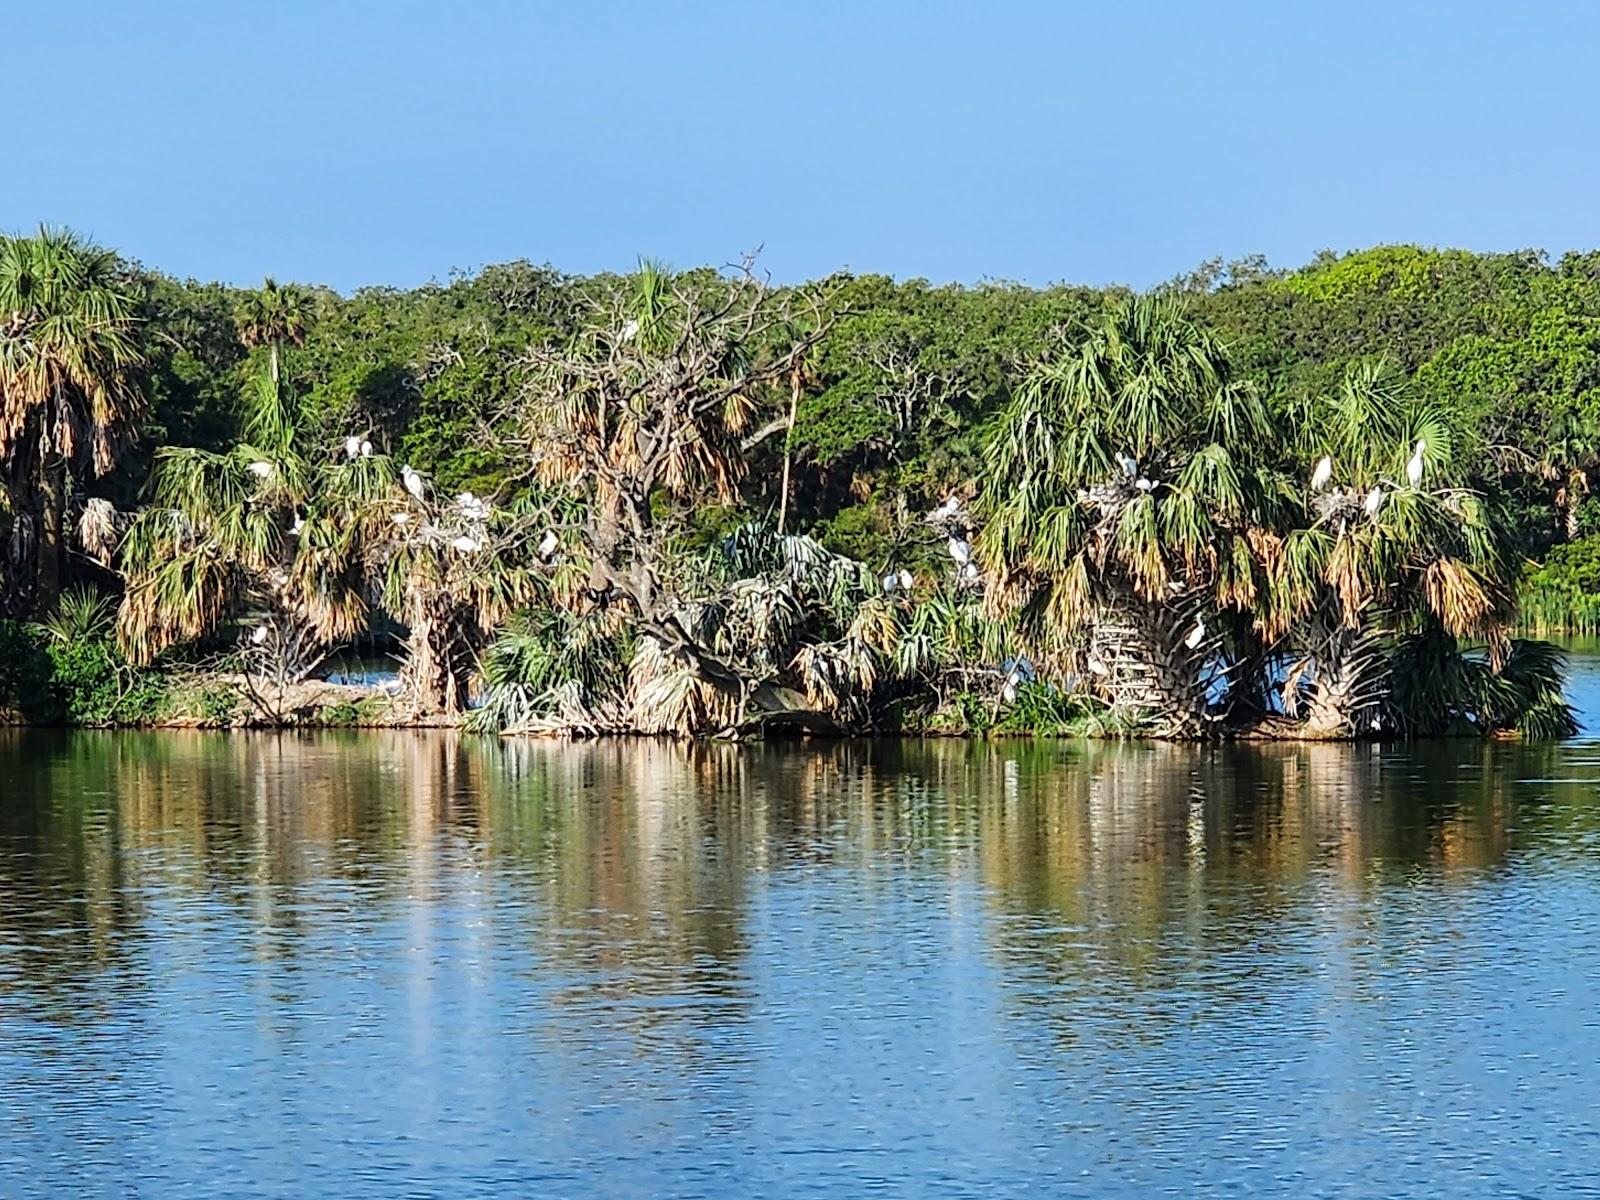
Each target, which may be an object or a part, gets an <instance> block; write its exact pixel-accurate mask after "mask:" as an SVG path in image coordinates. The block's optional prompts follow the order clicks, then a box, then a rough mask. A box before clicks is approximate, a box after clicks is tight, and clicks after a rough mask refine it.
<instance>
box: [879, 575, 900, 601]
mask: <svg viewBox="0 0 1600 1200" xmlns="http://www.w3.org/2000/svg"><path fill="white" fill-rule="evenodd" d="M899 586H900V576H899V574H898V573H897V572H895V571H890V572H889V573H888V574H886V575H885V576H884V577H883V594H884V595H885V596H888V595H892V594H893V592H894V590H895V588H897V587H899Z"/></svg>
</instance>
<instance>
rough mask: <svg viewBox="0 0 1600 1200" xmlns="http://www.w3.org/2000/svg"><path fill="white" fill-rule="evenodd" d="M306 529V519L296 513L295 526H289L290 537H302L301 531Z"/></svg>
mask: <svg viewBox="0 0 1600 1200" xmlns="http://www.w3.org/2000/svg"><path fill="white" fill-rule="evenodd" d="M305 527H306V519H305V518H304V517H302V516H301V515H300V514H299V513H295V515H294V524H293V525H291V526H289V536H290V537H299V536H300V531H301V530H302V529H304V528H305Z"/></svg>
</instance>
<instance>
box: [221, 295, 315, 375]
mask: <svg viewBox="0 0 1600 1200" xmlns="http://www.w3.org/2000/svg"><path fill="white" fill-rule="evenodd" d="M234 323H235V325H236V326H237V327H238V330H239V340H240V341H242V342H243V343H244V344H245V345H246V346H248V347H250V348H251V349H254V348H255V347H257V346H266V347H268V349H269V351H270V363H271V375H272V381H273V382H274V383H277V382H278V378H279V374H280V371H279V366H278V356H279V351H280V350H281V348H282V347H283V346H285V345H290V346H300V345H304V344H305V337H306V330H307V329H308V328H309V326H310V323H311V301H310V297H309V296H307V295H306V293H305V292H304V291H303V290H302V289H300V288H298V287H295V286H294V285H293V284H288V285H284V286H279V284H278V282H277V281H276V280H274V279H273V278H272V276H270V275H269V276H267V278H266V280H265V281H264V282H263V283H262V285H261V287H260V288H259V289H257V290H256V291H252V292H247V293H246V294H245V296H244V298H243V299H241V300H240V301H239V308H238V312H237V313H236V314H235V316H234Z"/></svg>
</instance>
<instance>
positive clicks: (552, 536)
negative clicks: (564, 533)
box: [539, 529, 561, 558]
mask: <svg viewBox="0 0 1600 1200" xmlns="http://www.w3.org/2000/svg"><path fill="white" fill-rule="evenodd" d="M560 544H561V539H560V538H558V537H557V536H556V531H555V530H554V529H546V530H545V531H544V537H542V538H540V539H539V557H540V558H549V557H550V556H551V555H552V554H554V553H555V552H556V547H557V546H559V545H560Z"/></svg>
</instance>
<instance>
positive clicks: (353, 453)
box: [344, 434, 361, 458]
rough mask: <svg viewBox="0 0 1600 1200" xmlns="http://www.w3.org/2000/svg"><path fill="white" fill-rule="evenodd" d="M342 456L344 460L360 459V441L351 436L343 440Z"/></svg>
mask: <svg viewBox="0 0 1600 1200" xmlns="http://www.w3.org/2000/svg"><path fill="white" fill-rule="evenodd" d="M344 456H345V457H346V458H360V457H361V439H360V438H358V437H356V436H355V435H354V434H351V435H350V436H349V437H347V438H345V440H344Z"/></svg>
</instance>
